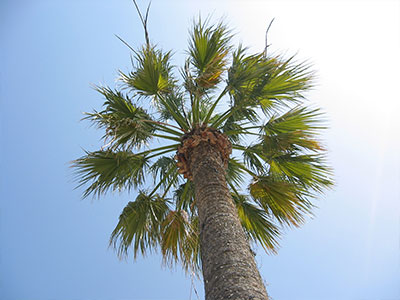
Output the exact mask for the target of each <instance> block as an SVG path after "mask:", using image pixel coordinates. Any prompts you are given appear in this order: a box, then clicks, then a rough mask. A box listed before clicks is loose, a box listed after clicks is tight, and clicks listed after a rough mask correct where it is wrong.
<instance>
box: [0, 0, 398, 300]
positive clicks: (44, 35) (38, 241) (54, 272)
mask: <svg viewBox="0 0 400 300" xmlns="http://www.w3.org/2000/svg"><path fill="white" fill-rule="evenodd" d="M139 3H140V5H141V6H142V7H143V8H144V7H145V6H146V4H147V1H146V2H143V1H139ZM199 11H200V12H201V13H202V14H203V15H207V14H208V13H213V14H214V16H215V17H216V18H218V17H221V16H225V17H226V20H227V21H228V22H229V23H230V24H231V25H232V26H233V27H234V28H235V32H236V33H237V41H243V43H244V44H245V45H250V46H251V47H252V48H251V49H252V50H254V51H260V50H262V49H263V47H264V33H265V29H266V26H267V24H268V22H269V20H271V18H272V17H275V18H276V19H275V22H274V24H273V27H272V29H271V31H270V35H269V39H270V43H272V46H271V47H272V49H273V50H274V51H277V52H278V51H287V53H295V52H298V53H299V57H301V58H308V59H310V60H311V61H312V62H313V63H314V66H315V69H316V70H317V71H318V74H319V86H318V87H317V89H316V90H315V91H313V92H312V93H311V94H310V99H311V101H312V102H313V103H317V105H319V106H321V107H323V109H324V110H325V111H326V112H327V115H328V118H329V120H330V126H331V129H330V130H328V131H327V132H326V134H325V136H324V139H325V141H326V145H327V148H328V150H329V151H330V155H329V156H330V161H331V164H332V165H333V167H334V169H335V174H336V181H337V184H336V187H335V189H334V190H333V191H331V192H329V193H328V194H327V195H326V196H325V197H323V198H322V199H321V200H320V201H319V202H318V203H317V204H318V206H319V209H318V210H316V211H315V214H316V217H315V218H314V219H312V220H311V219H310V220H309V221H308V222H307V224H306V225H305V226H304V227H302V228H301V229H296V230H293V231H290V232H288V233H287V234H286V235H285V236H284V238H283V240H282V243H281V244H282V247H281V250H280V252H279V254H278V255H276V256H267V255H265V254H264V253H262V252H261V251H258V255H257V261H258V265H259V267H260V270H261V274H262V276H263V278H264V279H265V281H266V283H267V285H268V286H267V288H268V291H269V293H270V295H271V296H272V297H273V299H275V300H328V299H329V300H398V299H400V192H399V189H400V160H399V153H400V138H399V137H400V135H399V132H400V122H399V116H398V112H399V111H400V104H399V101H400V99H399V92H398V90H399V76H398V70H399V67H400V65H399V53H400V23H399V22H400V21H399V20H400V2H399V1H376V2H374V1H337V2H329V1H319V2H317V1H314V2H310V1H307V2H306V1H297V2H289V1H288V2H286V1H279V2H275V1H262V2H256V1H230V2H224V1H202V2H201V3H200V2H199V3H198V2H194V1H153V3H152V8H151V12H150V21H149V22H150V24H149V26H150V28H149V30H150V36H151V39H152V41H154V42H156V43H158V45H160V46H162V47H163V48H164V49H174V50H175V59H176V61H175V62H176V64H181V63H182V61H183V58H184V50H185V49H186V42H187V29H188V26H189V25H190V23H191V19H192V18H193V17H194V16H196V15H197V14H198V12H199ZM114 34H118V35H120V36H121V37H123V38H124V39H125V40H127V41H128V42H130V44H131V45H133V46H134V47H138V46H140V44H141V43H142V42H143V34H142V28H141V27H140V23H139V20H138V17H137V15H136V13H135V11H134V6H133V4H132V3H131V1H129V0H121V1H98V0H96V1H94V0H92V1H89V0H87V1H61V0H60V1H50V0H49V1H40V0H38V1H18V0H17V1H6V0H3V1H1V3H0V130H1V135H0V154H1V156H0V157H1V160H0V170H1V173H0V174H1V175H0V184H1V186H0V187H1V196H0V201H1V206H0V299H4V300H22V299H24V300H36V299H40V300H67V299H68V300H128V299H129V300H133V299H149V300H151V299H154V300H155V299H160V300H161V299H171V300H172V299H174V300H177V299H182V300H183V299H189V296H190V287H191V282H190V278H188V277H185V275H184V274H183V273H182V272H181V270H180V269H179V268H177V269H176V270H173V271H170V270H169V269H166V268H163V267H161V259H160V257H159V256H157V255H152V256H149V257H147V258H145V259H142V258H139V259H138V260H137V261H136V262H133V261H132V259H128V261H126V262H125V261H122V262H121V261H119V260H118V258H117V257H116V255H115V254H114V252H113V251H112V250H111V249H108V248H107V246H108V239H109V235H110V233H111V231H112V229H113V228H114V226H115V225H116V222H117V219H118V216H119V213H120V212H121V210H122V208H123V207H124V206H125V204H126V202H127V201H129V200H130V199H131V198H133V195H132V196H129V195H118V194H111V195H108V196H106V197H103V198H102V199H100V200H94V201H91V200H90V199H89V200H84V201H81V200H80V194H81V192H82V191H80V190H74V189H73V188H74V184H73V182H72V174H71V170H70V169H69V168H68V162H69V161H71V160H72V159H75V158H77V157H79V156H81V155H82V153H83V151H82V148H85V149H88V150H95V149H98V148H99V146H100V145H101V141H100V136H101V133H100V132H97V131H96V130H94V129H93V128H89V127H88V124H87V123H84V122H79V120H80V118H81V117H82V112H83V111H91V110H92V108H97V109H98V108H100V106H101V104H102V99H101V97H100V96H99V95H98V94H96V92H95V91H93V90H92V89H91V88H90V84H91V83H95V84H97V83H105V84H109V85H113V84H114V80H115V78H116V76H117V70H118V69H122V70H128V69H129V66H130V59H129V50H128V49H127V48H126V47H125V46H124V45H123V44H122V43H121V42H119V41H118V40H117V39H116V38H115V37H114ZM197 290H198V292H199V293H200V298H201V299H202V298H203V290H202V285H201V284H200V283H197ZM192 299H196V297H195V295H194V294H193V293H192Z"/></svg>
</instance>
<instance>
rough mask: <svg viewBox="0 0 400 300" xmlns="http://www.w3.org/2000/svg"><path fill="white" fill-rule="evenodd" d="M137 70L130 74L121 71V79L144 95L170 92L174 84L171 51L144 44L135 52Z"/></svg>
mask: <svg viewBox="0 0 400 300" xmlns="http://www.w3.org/2000/svg"><path fill="white" fill-rule="evenodd" d="M134 54H135V60H136V62H137V64H136V65H135V66H134V69H135V71H133V72H130V73H128V74H125V73H123V72H122V71H120V80H121V81H122V82H123V83H125V85H126V86H127V87H129V88H131V89H133V91H135V92H137V93H139V94H140V95H143V96H155V95H158V94H163V93H167V92H169V91H170V90H171V89H172V88H173V86H174V82H175V80H174V78H173V76H172V66H171V64H170V59H171V52H165V53H164V52H163V51H161V50H158V49H156V48H155V47H150V46H144V47H143V48H142V49H140V50H139V51H136V52H135V53H134Z"/></svg>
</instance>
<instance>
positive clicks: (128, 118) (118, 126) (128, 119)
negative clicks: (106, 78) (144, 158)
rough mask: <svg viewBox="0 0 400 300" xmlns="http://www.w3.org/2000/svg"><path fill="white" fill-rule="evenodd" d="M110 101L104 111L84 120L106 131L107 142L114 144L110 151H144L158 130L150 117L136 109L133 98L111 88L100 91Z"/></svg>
mask: <svg viewBox="0 0 400 300" xmlns="http://www.w3.org/2000/svg"><path fill="white" fill-rule="evenodd" d="M96 90H97V91H98V92H99V93H101V94H102V95H103V96H104V97H105V98H106V101H105V102H104V104H103V106H104V110H103V111H100V112H96V111H95V112H94V113H86V117H85V118H84V119H87V120H90V121H91V122H92V123H93V124H95V125H96V126H97V127H99V128H102V129H105V131H106V132H105V135H104V138H105V139H106V140H110V148H112V149H116V148H118V147H122V148H123V149H127V150H128V149H132V148H140V147H141V146H143V145H145V144H146V143H148V141H149V140H150V139H151V138H152V136H153V134H154V132H155V130H156V126H155V122H154V121H153V120H152V118H151V117H150V115H149V114H148V113H147V112H146V110H144V109H143V108H141V107H137V106H135V105H134V104H133V103H132V102H131V100H130V98H129V97H127V96H126V95H123V94H122V93H121V92H119V91H113V90H111V89H110V88H108V87H96Z"/></svg>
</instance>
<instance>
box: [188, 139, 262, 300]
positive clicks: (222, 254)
mask: <svg viewBox="0 0 400 300" xmlns="http://www.w3.org/2000/svg"><path fill="white" fill-rule="evenodd" d="M190 169H191V172H192V174H193V182H194V187H195V193H196V194H195V195H196V205H197V208H198V214H199V220H200V247H201V260H202V269H203V279H204V287H205V294H206V297H205V298H206V300H227V299H235V300H250V299H253V300H261V299H262V300H266V299H268V295H267V292H266V290H265V287H264V284H263V282H262V279H261V276H260V273H259V272H258V269H257V266H256V263H255V260H254V256H253V254H252V253H251V251H250V246H249V243H248V241H247V239H246V236H245V233H244V231H243V228H242V226H241V224H240V220H239V217H238V214H237V209H236V207H235V205H234V203H233V200H232V197H231V195H230V192H229V189H228V187H227V183H226V179H225V168H224V165H223V162H222V158H221V155H220V153H219V151H217V150H216V148H215V147H213V146H212V145H210V144H208V143H200V144H199V145H198V146H197V147H195V148H194V149H193V152H192V153H191V159H190Z"/></svg>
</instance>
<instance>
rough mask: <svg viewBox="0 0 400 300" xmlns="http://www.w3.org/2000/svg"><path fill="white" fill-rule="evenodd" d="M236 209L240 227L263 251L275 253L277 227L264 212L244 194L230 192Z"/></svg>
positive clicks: (277, 236) (276, 247) (277, 234)
mask: <svg viewBox="0 0 400 300" xmlns="http://www.w3.org/2000/svg"><path fill="white" fill-rule="evenodd" d="M232 198H233V200H234V202H235V204H236V207H237V209H238V214H239V218H240V221H241V223H242V227H243V229H244V231H245V233H246V234H247V236H248V237H249V239H250V240H251V241H253V242H255V243H259V244H260V245H261V246H262V247H263V248H264V250H265V251H267V252H270V253H276V251H277V249H278V246H279V244H278V240H277V239H278V238H279V229H278V228H277V227H276V226H275V225H274V224H273V223H272V222H271V220H270V218H269V217H268V215H267V214H266V212H265V211H264V210H263V209H261V208H260V207H257V206H256V205H254V204H253V203H251V202H250V200H249V199H248V198H247V197H246V196H245V195H240V194H236V193H232Z"/></svg>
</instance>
